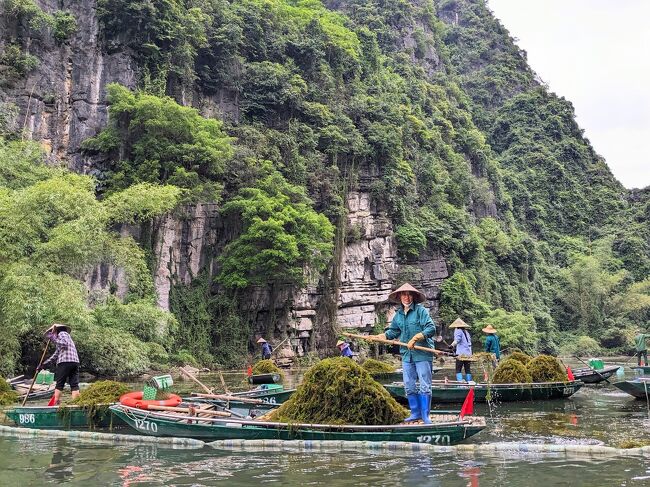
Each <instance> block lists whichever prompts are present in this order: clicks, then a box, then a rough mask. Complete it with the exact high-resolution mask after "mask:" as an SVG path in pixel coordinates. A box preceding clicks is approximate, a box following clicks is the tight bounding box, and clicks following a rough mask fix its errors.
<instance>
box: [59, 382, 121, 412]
mask: <svg viewBox="0 0 650 487" xmlns="http://www.w3.org/2000/svg"><path fill="white" fill-rule="evenodd" d="M127 392H131V388H130V387H129V386H127V385H126V384H123V383H122V382H116V381H113V380H100V381H97V382H93V383H92V384H90V386H88V387H87V388H86V389H84V390H83V391H81V392H80V393H79V396H78V397H77V398H75V399H73V400H72V401H70V402H68V403H67V404H68V405H72V406H96V405H98V404H111V403H114V402H117V401H118V400H119V399H120V396H121V395H122V394H126V393H127Z"/></svg>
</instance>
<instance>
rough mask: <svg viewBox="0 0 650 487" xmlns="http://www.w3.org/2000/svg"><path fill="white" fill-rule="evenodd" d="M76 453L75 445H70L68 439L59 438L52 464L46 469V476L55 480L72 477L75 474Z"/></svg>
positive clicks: (53, 452) (53, 453)
mask: <svg viewBox="0 0 650 487" xmlns="http://www.w3.org/2000/svg"><path fill="white" fill-rule="evenodd" d="M74 455H75V449H74V447H72V446H69V445H68V444H67V442H66V440H64V439H61V438H59V439H58V440H57V441H56V444H55V446H54V450H53V451H52V460H50V465H49V466H48V467H47V469H46V470H45V478H46V479H54V480H66V479H69V478H71V477H72V476H73V475H74V473H73V471H72V463H73V460H74Z"/></svg>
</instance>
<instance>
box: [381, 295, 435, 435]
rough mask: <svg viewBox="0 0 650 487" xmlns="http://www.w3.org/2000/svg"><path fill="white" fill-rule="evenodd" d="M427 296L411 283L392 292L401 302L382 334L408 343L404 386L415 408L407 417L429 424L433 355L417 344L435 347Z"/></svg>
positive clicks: (404, 350)
mask: <svg viewBox="0 0 650 487" xmlns="http://www.w3.org/2000/svg"><path fill="white" fill-rule="evenodd" d="M424 298H425V296H424V293H422V292H420V291H418V290H417V289H415V288H414V287H413V286H411V285H410V284H408V283H406V284H404V285H403V286H401V287H399V288H398V289H396V290H395V291H393V292H392V293H390V294H389V295H388V300H389V301H391V302H393V303H397V304H399V306H398V307H397V310H396V312H395V316H393V319H392V321H391V323H390V325H389V326H388V328H386V331H385V333H383V334H381V335H378V337H379V338H387V339H388V340H395V339H398V340H399V341H401V342H404V343H406V344H407V346H406V347H404V346H402V347H400V354H401V355H402V376H403V379H404V389H405V391H406V397H407V399H408V402H409V408H410V409H411V415H410V416H409V417H408V418H406V419H405V421H417V420H419V419H421V420H422V421H423V422H424V423H426V424H429V423H431V420H430V419H429V411H430V410H431V376H432V362H433V357H432V355H431V354H430V353H429V352H424V351H421V350H415V349H414V347H415V346H416V345H419V346H422V347H427V348H434V342H433V340H432V337H433V336H434V335H435V333H436V324H435V323H434V322H433V320H432V319H431V316H430V315H429V311H428V310H427V309H426V308H425V307H424V306H422V304H420V303H422V302H423V301H424ZM418 382H419V390H418V387H417V383H418Z"/></svg>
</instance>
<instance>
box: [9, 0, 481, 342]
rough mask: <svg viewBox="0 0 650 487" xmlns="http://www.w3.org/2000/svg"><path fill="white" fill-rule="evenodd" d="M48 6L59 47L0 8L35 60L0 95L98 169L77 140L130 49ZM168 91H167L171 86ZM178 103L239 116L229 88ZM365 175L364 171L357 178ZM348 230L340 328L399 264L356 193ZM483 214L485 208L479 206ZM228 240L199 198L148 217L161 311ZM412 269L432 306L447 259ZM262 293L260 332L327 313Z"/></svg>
mask: <svg viewBox="0 0 650 487" xmlns="http://www.w3.org/2000/svg"><path fill="white" fill-rule="evenodd" d="M37 3H38V5H39V6H40V7H41V8H42V9H43V10H44V11H45V12H48V13H53V12H55V11H56V10H57V9H65V10H69V11H70V12H73V13H74V15H75V17H76V20H77V31H76V32H75V33H74V34H73V35H72V36H71V38H70V39H69V40H68V41H67V42H66V43H64V44H61V45H59V44H57V43H56V42H55V41H54V38H53V37H52V32H51V31H49V30H48V29H47V28H46V29H43V30H40V31H35V30H33V29H31V28H30V26H29V24H28V22H27V21H26V20H24V19H23V20H20V19H16V18H11V17H9V16H6V15H3V16H2V18H0V47H3V46H7V45H9V44H12V43H18V44H19V45H20V46H21V48H22V49H23V51H24V52H26V53H29V54H31V55H34V56H36V57H37V58H38V59H39V65H38V66H37V67H36V68H35V69H33V70H32V71H30V72H29V73H28V74H27V75H26V76H24V77H22V78H20V79H16V80H11V81H6V80H5V81H6V82H5V83H4V84H3V86H4V88H3V90H2V91H1V92H0V102H3V103H12V104H15V105H16V106H17V107H18V112H19V116H18V123H19V125H20V126H21V127H23V128H24V130H25V133H26V134H27V136H29V137H31V138H33V139H34V140H37V141H40V142H41V144H42V146H43V148H44V149H45V151H46V153H47V154H48V156H49V158H50V160H51V161H52V162H53V163H55V162H59V163H61V162H62V163H64V164H65V165H67V166H68V167H70V168H71V169H73V170H75V171H78V172H81V173H86V174H99V173H100V167H101V166H99V165H98V164H97V161H93V160H92V159H89V158H87V157H85V156H84V155H83V154H82V153H81V151H80V146H81V143H82V141H83V140H85V139H86V138H88V137H90V136H93V135H95V134H97V133H98V131H99V130H100V129H102V128H103V127H104V126H105V125H106V121H107V107H106V100H105V96H106V85H107V84H109V83H112V82H118V83H120V84H122V85H124V86H127V87H129V88H135V87H136V85H137V79H138V73H137V66H136V64H135V63H134V61H133V59H132V57H131V56H130V53H129V52H114V53H106V52H105V51H104V50H103V49H102V45H101V41H100V33H99V27H98V22H97V17H96V12H95V10H96V3H95V2H94V1H87V0H63V1H62V2H54V1H52V0H39V1H38V2H37ZM412 34H413V29H411V31H410V34H409V32H406V33H405V36H404V37H403V45H400V46H397V47H396V48H397V49H406V50H409V49H410V48H411V47H412V45H413V44H414V42H415V41H414V40H413V36H412ZM414 61H417V62H419V63H421V64H422V65H423V67H425V69H426V72H427V73H429V74H432V73H434V72H435V71H436V70H437V69H439V68H440V60H439V57H438V55H437V54H436V52H435V50H433V49H431V48H428V49H427V51H426V52H425V53H424V55H423V57H422V58H421V59H418V60H416V59H414ZM172 91H173V90H172ZM178 101H179V102H184V103H192V104H193V105H194V106H196V107H197V108H199V110H200V111H201V112H202V113H203V114H204V115H205V116H218V117H220V118H226V119H229V120H232V121H237V120H238V117H239V107H238V104H237V98H236V97H234V96H232V94H229V93H225V92H224V93H222V94H218V95H216V96H213V97H209V98H208V97H205V96H203V95H202V94H200V93H193V94H191V95H188V94H187V93H183V94H182V97H181V99H179V100H178ZM362 177H365V178H367V179H372V176H371V175H365V176H362ZM347 203H348V210H349V214H348V222H347V223H348V227H349V228H352V227H354V228H355V229H356V230H355V232H356V235H357V236H356V237H355V238H354V239H352V241H348V242H347V243H346V245H345V248H344V249H342V252H340V256H341V257H340V258H341V262H340V263H339V266H338V268H339V269H340V286H339V288H338V291H339V292H338V293H337V297H336V299H337V301H338V311H337V313H336V318H337V322H338V324H339V325H340V326H342V327H350V328H366V329H367V328H369V327H372V326H373V325H374V324H375V323H376V321H377V320H378V317H382V316H386V313H387V311H388V305H387V303H386V298H387V296H388V294H389V293H390V291H391V289H392V288H393V287H394V285H395V284H396V281H397V279H398V278H399V276H400V272H401V270H400V269H401V267H400V264H399V262H398V258H397V248H396V243H395V239H394V234H393V227H392V223H391V221H390V219H389V218H388V217H387V216H386V215H385V214H384V213H382V212H381V211H378V210H377V209H376V208H374V207H373V204H372V201H371V197H370V195H369V193H368V192H365V191H364V190H360V191H353V192H351V193H350V194H349V196H348V201H347ZM487 212H488V213H489V212H490V211H489V210H487ZM122 231H123V232H124V233H125V234H128V235H133V236H135V237H136V238H138V237H139V236H140V231H141V229H139V228H123V229H122ZM226 240H227V235H226V231H225V230H224V224H223V222H222V221H221V220H220V217H219V212H218V207H217V206H216V205H214V204H202V205H197V206H195V207H191V208H187V209H186V210H185V212H184V216H183V217H182V218H179V217H178V216H172V215H170V216H167V217H166V218H164V219H163V220H161V221H158V222H156V223H155V225H154V227H153V234H152V244H153V249H154V252H155V256H156V262H157V263H156V265H155V269H154V273H155V277H154V279H155V285H156V289H157V292H158V304H159V305H160V307H161V308H163V309H169V292H170V288H171V286H172V285H173V284H174V283H179V282H181V283H188V282H190V281H191V279H192V278H193V277H194V276H196V275H197V274H198V273H199V272H200V271H201V270H202V269H205V268H207V269H209V270H211V271H214V269H215V266H216V261H215V257H216V256H218V254H219V248H220V246H221V245H223V243H224V242H225V241H226ZM408 265H409V268H411V269H416V270H417V275H418V276H419V278H418V279H417V282H415V284H416V285H419V286H421V287H422V289H423V291H424V292H425V293H426V294H427V298H428V299H429V302H430V303H432V304H433V306H434V310H435V308H436V302H437V297H438V289H439V285H440V283H441V282H442V280H443V279H444V278H445V277H447V266H446V263H445V261H444V259H443V258H442V257H441V256H439V255H433V256H428V257H426V258H423V259H422V260H420V261H417V262H410V263H408ZM86 284H87V286H88V288H89V289H90V290H91V291H92V293H91V295H93V296H98V297H100V296H101V295H102V294H105V293H106V292H107V290H108V289H109V288H110V287H112V288H114V290H116V291H117V294H118V295H123V294H124V293H125V292H126V286H125V278H124V275H123V273H122V271H121V270H120V269H115V268H111V267H110V266H102V267H98V268H97V269H94V270H93V272H91V273H89V275H88V276H87V279H86ZM268 294H269V293H268V290H266V289H259V290H258V291H257V292H256V293H254V295H253V296H251V299H250V300H249V301H248V303H249V304H248V306H249V307H250V309H249V310H248V311H249V312H251V315H252V316H254V319H255V321H256V323H257V327H258V329H260V330H263V329H264V326H265V325H264V323H265V322H266V321H267V317H268V314H269V313H274V314H275V315H276V318H277V323H278V325H277V329H276V332H281V333H284V332H286V331H289V332H290V334H291V330H293V332H292V333H293V334H294V335H295V336H297V335H298V334H299V333H300V332H302V333H303V335H302V336H303V337H305V336H306V334H305V332H307V333H309V334H312V333H313V332H314V330H315V329H317V328H318V327H319V326H320V325H321V324H322V323H323V322H324V321H325V320H327V318H326V317H325V316H324V313H323V311H322V306H321V304H322V299H323V290H322V286H319V284H318V282H314V283H312V285H310V286H308V287H306V288H305V289H302V290H291V289H284V290H279V292H278V296H277V298H276V299H275V303H276V305H275V308H276V309H273V310H271V309H269V307H270V300H269V295H268Z"/></svg>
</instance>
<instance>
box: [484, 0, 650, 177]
mask: <svg viewBox="0 0 650 487" xmlns="http://www.w3.org/2000/svg"><path fill="white" fill-rule="evenodd" d="M488 5H489V7H490V9H491V10H492V11H493V12H494V15H495V16H496V17H497V18H498V19H500V20H501V23H502V24H503V25H504V26H505V27H506V29H508V31H510V35H511V36H512V37H514V38H515V39H516V42H517V45H518V46H519V47H520V48H522V49H524V50H525V51H526V52H527V53H528V64H529V65H530V66H531V68H532V69H533V70H534V71H535V72H536V73H537V74H538V75H539V77H540V78H541V79H542V80H543V81H544V82H546V83H547V84H548V86H549V88H550V90H551V91H553V92H555V93H557V94H558V95H560V96H563V97H565V98H566V99H567V100H569V101H571V102H572V103H573V106H574V107H575V111H576V116H577V120H578V124H579V125H580V127H581V128H582V129H584V131H585V135H586V137H587V138H588V139H589V141H590V142H591V144H592V146H593V147H594V149H595V150H596V152H597V153H598V154H600V155H601V156H603V157H604V158H605V160H606V161H607V165H608V166H609V167H610V169H611V171H612V173H613V174H614V176H615V177H616V178H617V179H618V180H619V181H620V182H621V183H622V184H623V185H624V186H625V187H626V188H642V187H645V186H649V185H650V28H649V26H648V20H649V19H650V0H488Z"/></svg>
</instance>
